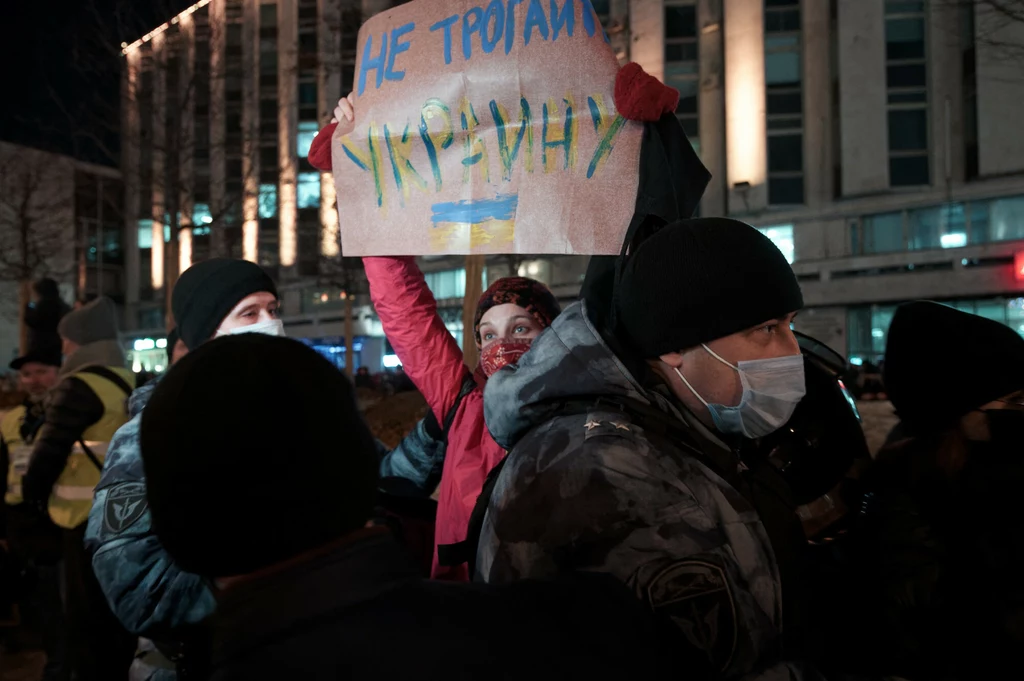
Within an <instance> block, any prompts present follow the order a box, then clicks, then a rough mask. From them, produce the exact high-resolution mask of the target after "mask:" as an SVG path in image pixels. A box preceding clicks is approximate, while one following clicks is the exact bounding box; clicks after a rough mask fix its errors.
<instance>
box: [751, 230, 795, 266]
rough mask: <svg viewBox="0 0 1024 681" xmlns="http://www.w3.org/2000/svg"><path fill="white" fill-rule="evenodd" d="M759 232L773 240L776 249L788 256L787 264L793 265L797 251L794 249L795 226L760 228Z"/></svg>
mask: <svg viewBox="0 0 1024 681" xmlns="http://www.w3.org/2000/svg"><path fill="white" fill-rule="evenodd" d="M757 231H759V232H761V234H764V235H765V236H766V237H768V238H769V239H771V240H772V243H773V244H775V246H776V248H778V249H779V250H780V251H782V255H784V256H786V262H788V263H790V264H792V263H793V261H794V260H795V259H796V250H795V249H794V247H793V225H774V226H771V227H758V228H757Z"/></svg>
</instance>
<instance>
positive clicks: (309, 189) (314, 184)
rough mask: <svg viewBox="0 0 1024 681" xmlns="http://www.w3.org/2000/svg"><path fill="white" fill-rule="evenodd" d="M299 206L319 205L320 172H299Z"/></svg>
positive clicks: (310, 206)
mask: <svg viewBox="0 0 1024 681" xmlns="http://www.w3.org/2000/svg"><path fill="white" fill-rule="evenodd" d="M296 190H297V193H298V203H299V208H300V209H302V208H316V207H317V206H319V205H320V173H299V181H298V187H297V188H296Z"/></svg>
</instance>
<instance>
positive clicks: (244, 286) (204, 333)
mask: <svg viewBox="0 0 1024 681" xmlns="http://www.w3.org/2000/svg"><path fill="white" fill-rule="evenodd" d="M262 291H266V292H268V293H272V294H274V296H277V287H276V286H275V285H274V280H273V279H271V278H270V276H269V275H268V274H267V273H266V272H264V271H263V268H262V267H260V266H259V265H257V264H256V263H252V262H249V261H248V260H234V259H229V258H213V259H212V260H204V261H202V262H200V263H196V264H195V265H193V266H192V267H190V268H188V269H187V270H185V272H184V273H182V275H181V276H180V277H178V282H177V283H176V284H175V285H174V291H173V293H172V294H171V311H172V313H173V314H174V323H175V324H177V328H178V333H179V334H180V335H181V339H182V340H183V341H185V347H187V348H188V349H189V350H195V349H196V348H197V347H199V345H200V344H202V343H204V342H205V341H208V340H210V338H212V337H213V334H214V333H215V332H216V331H217V327H218V326H220V323H221V322H222V321H224V317H226V316H227V314H228V313H229V312H231V309H232V308H233V307H234V306H235V305H237V304H238V303H239V301H241V300H242V299H243V298H245V297H246V296H249V295H252V294H253V293H260V292H262Z"/></svg>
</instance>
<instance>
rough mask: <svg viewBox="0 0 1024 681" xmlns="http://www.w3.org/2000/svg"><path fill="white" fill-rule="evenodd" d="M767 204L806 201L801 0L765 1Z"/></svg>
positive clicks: (788, 203)
mask: <svg viewBox="0 0 1024 681" xmlns="http://www.w3.org/2000/svg"><path fill="white" fill-rule="evenodd" d="M764 30H765V36H764V52H765V54H764V64H765V88H766V93H765V96H766V112H767V124H768V126H767V127H768V203H770V204H774V205H790V204H802V203H803V202H804V172H803V171H804V133H803V110H804V104H803V88H802V83H803V60H802V59H801V49H800V43H801V34H800V3H799V0H765V4H764Z"/></svg>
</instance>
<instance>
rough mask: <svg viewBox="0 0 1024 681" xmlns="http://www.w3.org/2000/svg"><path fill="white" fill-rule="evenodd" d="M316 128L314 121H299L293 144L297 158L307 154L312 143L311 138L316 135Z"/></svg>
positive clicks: (304, 156)
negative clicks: (294, 143)
mask: <svg viewBox="0 0 1024 681" xmlns="http://www.w3.org/2000/svg"><path fill="white" fill-rule="evenodd" d="M318 129H319V127H318V125H317V122H316V121H299V132H298V136H297V139H296V145H295V147H296V150H297V152H298V154H299V158H306V157H307V156H309V148H310V147H311V146H312V145H313V138H315V137H316V133H317V130H318Z"/></svg>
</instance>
